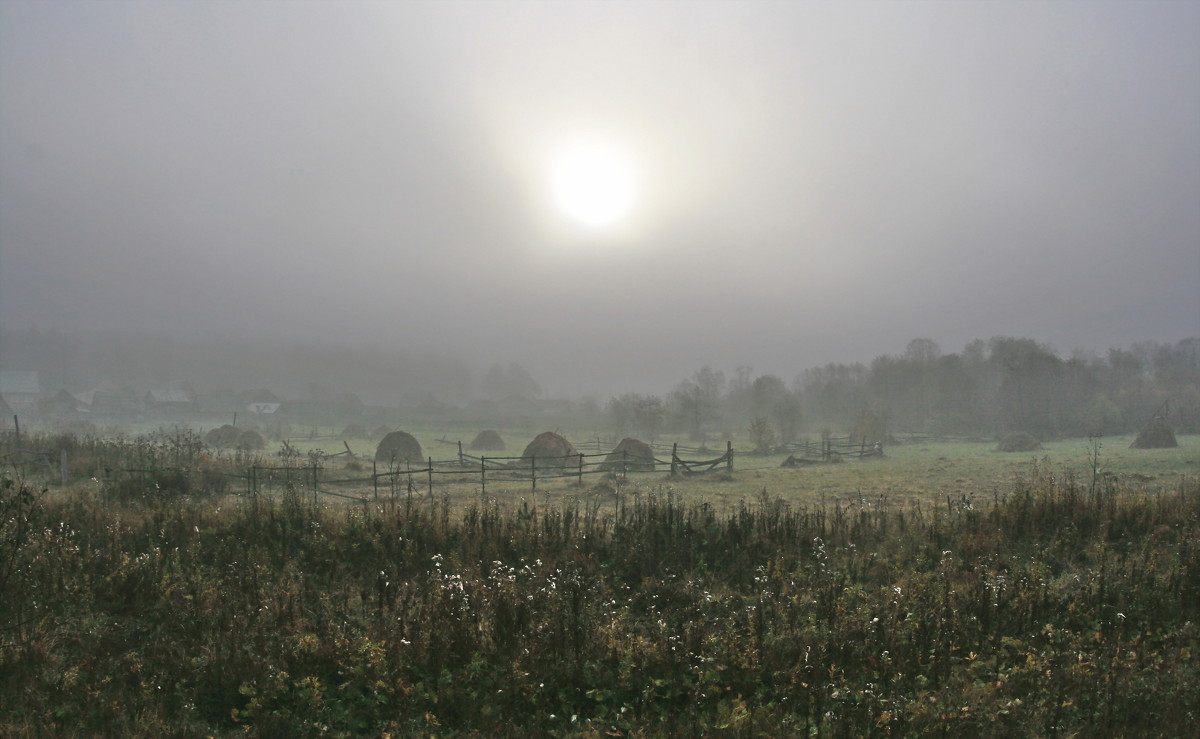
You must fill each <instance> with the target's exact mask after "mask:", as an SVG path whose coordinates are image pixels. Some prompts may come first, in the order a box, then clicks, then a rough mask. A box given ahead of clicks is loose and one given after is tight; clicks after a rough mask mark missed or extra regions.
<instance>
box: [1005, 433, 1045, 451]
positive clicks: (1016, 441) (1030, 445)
mask: <svg viewBox="0 0 1200 739" xmlns="http://www.w3.org/2000/svg"><path fill="white" fill-rule="evenodd" d="M1041 448H1042V442H1040V441H1038V440H1037V439H1035V438H1034V437H1032V436H1030V435H1029V434H1025V433H1019V434H1009V435H1008V436H1005V437H1004V438H1003V439H1001V440H1000V443H999V444H998V445H997V446H996V451H998V452H1036V451H1038V450H1039V449H1041Z"/></svg>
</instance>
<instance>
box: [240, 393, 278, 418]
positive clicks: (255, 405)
mask: <svg viewBox="0 0 1200 739" xmlns="http://www.w3.org/2000/svg"><path fill="white" fill-rule="evenodd" d="M282 405H283V401H282V400H280V399H279V398H278V397H276V395H275V394H274V393H272V392H271V391H270V390H257V391H255V392H253V393H251V394H250V395H249V397H248V399H247V400H246V405H245V408H246V410H248V411H250V412H251V413H255V414H258V415H260V416H269V415H272V414H274V413H276V412H277V411H278V410H279V408H280V407H281V406H282Z"/></svg>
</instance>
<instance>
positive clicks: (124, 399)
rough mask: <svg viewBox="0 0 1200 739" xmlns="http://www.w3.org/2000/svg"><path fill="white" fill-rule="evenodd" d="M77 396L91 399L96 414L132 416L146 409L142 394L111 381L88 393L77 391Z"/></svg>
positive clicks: (93, 412) (92, 410) (92, 411)
mask: <svg viewBox="0 0 1200 739" xmlns="http://www.w3.org/2000/svg"><path fill="white" fill-rule="evenodd" d="M76 396H77V397H78V398H79V399H81V400H83V399H84V398H89V399H90V403H89V405H90V408H91V413H92V415H94V416H120V417H123V418H130V417H133V416H139V415H141V413H142V411H143V410H145V403H144V402H143V401H142V396H141V395H139V394H138V393H137V392H136V391H134V390H131V389H130V388H127V387H120V386H118V385H116V384H114V383H111V382H106V383H102V384H100V385H98V386H96V387H95V388H93V389H92V390H90V391H88V392H86V393H77V394H76Z"/></svg>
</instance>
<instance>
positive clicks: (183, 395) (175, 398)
mask: <svg viewBox="0 0 1200 739" xmlns="http://www.w3.org/2000/svg"><path fill="white" fill-rule="evenodd" d="M146 400H149V401H151V402H153V403H189V404H190V403H192V402H193V398H192V394H191V393H189V392H188V391H187V390H151V391H150V392H148V393H146Z"/></svg>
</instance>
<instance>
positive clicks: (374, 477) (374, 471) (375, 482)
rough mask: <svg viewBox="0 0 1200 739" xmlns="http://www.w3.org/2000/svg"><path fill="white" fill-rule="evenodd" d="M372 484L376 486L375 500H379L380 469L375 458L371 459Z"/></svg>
mask: <svg viewBox="0 0 1200 739" xmlns="http://www.w3.org/2000/svg"><path fill="white" fill-rule="evenodd" d="M371 485H373V486H374V488H375V500H379V470H377V469H376V468H375V460H373V459H372V460H371Z"/></svg>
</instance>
